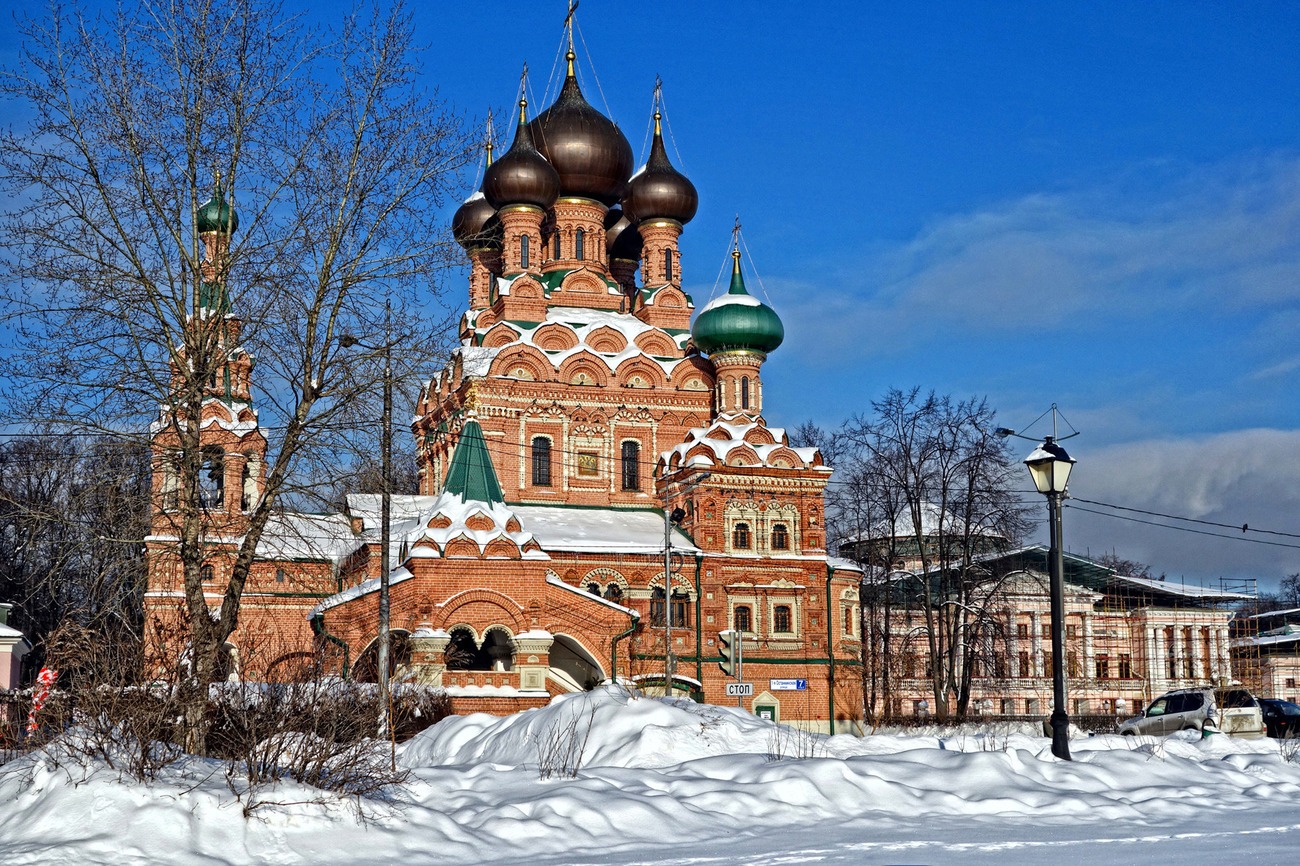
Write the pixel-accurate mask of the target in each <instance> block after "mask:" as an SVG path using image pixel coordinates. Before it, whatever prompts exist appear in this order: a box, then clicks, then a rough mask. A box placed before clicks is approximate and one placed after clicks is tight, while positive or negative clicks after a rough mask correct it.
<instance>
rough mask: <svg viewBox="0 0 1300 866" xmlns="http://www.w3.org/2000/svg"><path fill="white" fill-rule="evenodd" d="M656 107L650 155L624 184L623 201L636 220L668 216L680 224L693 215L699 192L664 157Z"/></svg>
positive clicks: (665, 153) (666, 154) (662, 139)
mask: <svg viewBox="0 0 1300 866" xmlns="http://www.w3.org/2000/svg"><path fill="white" fill-rule="evenodd" d="M660 118H661V115H660V114H659V111H658V110H656V111H655V136H654V142H653V143H652V144H651V145H650V158H649V159H648V160H646V164H645V166H644V167H643V168H642V169H641V170H640V171H638V172H637V173H636V174H635V175H633V176H632V179H631V180H630V181H628V184H627V194H626V195H625V196H624V197H623V204H624V206H625V207H626V208H627V210H628V212H629V213H631V214H632V215H633V216H635V217H636V218H637V219H638V220H641V221H645V220H654V219H670V220H676V221H677V222H679V223H682V224H683V225H684V224H686V223H688V222H690V221H691V218H692V217H694V216H695V210H696V208H698V207H699V206H700V196H699V194H698V193H697V192H696V191H695V184H693V183H691V182H690V180H689V179H687V177H686V175H684V174H682V173H681V172H680V171H678V170H677V169H675V168H673V166H672V163H670V162H669V161H668V152H667V151H665V150H664V136H663V132H662V130H661V129H660Z"/></svg>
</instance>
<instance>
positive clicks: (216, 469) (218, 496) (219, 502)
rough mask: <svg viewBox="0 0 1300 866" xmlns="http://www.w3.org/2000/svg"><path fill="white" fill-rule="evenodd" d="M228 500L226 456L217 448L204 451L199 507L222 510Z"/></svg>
mask: <svg viewBox="0 0 1300 866" xmlns="http://www.w3.org/2000/svg"><path fill="white" fill-rule="evenodd" d="M225 500H226V455H225V452H224V451H222V450H221V449H220V448H218V447H216V446H209V447H207V448H204V449H203V463H202V464H201V465H200V466H199V505H200V506H201V507H203V508H221V507H222V506H223V504H224V503H225Z"/></svg>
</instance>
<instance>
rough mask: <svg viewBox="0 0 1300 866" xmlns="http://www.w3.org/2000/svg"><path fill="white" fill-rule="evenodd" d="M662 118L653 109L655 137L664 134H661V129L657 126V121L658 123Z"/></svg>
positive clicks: (657, 111) (657, 110)
mask: <svg viewBox="0 0 1300 866" xmlns="http://www.w3.org/2000/svg"><path fill="white" fill-rule="evenodd" d="M662 118H663V115H662V114H660V113H659V109H655V135H663V134H664V132H663V128H662V127H661V126H660V125H659V121H660V120H661V119H662Z"/></svg>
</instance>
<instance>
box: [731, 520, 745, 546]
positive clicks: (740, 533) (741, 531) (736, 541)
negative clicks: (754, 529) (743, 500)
mask: <svg viewBox="0 0 1300 866" xmlns="http://www.w3.org/2000/svg"><path fill="white" fill-rule="evenodd" d="M731 546H732V547H735V548H739V549H741V550H748V549H749V524H748V523H737V524H736V528H735V529H733V530H732V531H731Z"/></svg>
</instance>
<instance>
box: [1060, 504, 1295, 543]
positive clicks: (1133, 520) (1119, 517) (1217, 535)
mask: <svg viewBox="0 0 1300 866" xmlns="http://www.w3.org/2000/svg"><path fill="white" fill-rule="evenodd" d="M1080 501H1082V500H1080ZM1065 507H1066V508H1074V509H1076V510H1078V511H1083V512H1086V513H1088V514H1096V515H1098V516H1100V517H1111V518H1114V519H1115V520H1127V521H1129V522H1130V523H1142V524H1145V525H1147V526H1159V527H1160V528H1161V529H1176V530H1178V531H1179V532H1190V533H1192V534H1193V535H1208V536H1210V537H1211V538H1226V539H1228V540H1230V541H1246V542H1249V543H1251V544H1266V545H1268V546H1270V547H1289V548H1292V549H1294V550H1300V544H1286V543H1284V542H1281V541H1265V540H1264V539H1262V538H1246V537H1244V536H1241V535H1224V534H1223V533H1221V532H1206V531H1205V530H1204V529H1192V528H1191V527H1190V526H1170V525H1169V524H1168V523H1156V522H1155V521H1154V520H1143V519H1141V518H1140V517H1125V516H1124V515H1122V514H1109V513H1107V512H1105V511H1094V510H1093V509H1091V508H1082V507H1080V506H1078V505H1071V504H1070V503H1069V502H1067V503H1066V504H1065Z"/></svg>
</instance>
